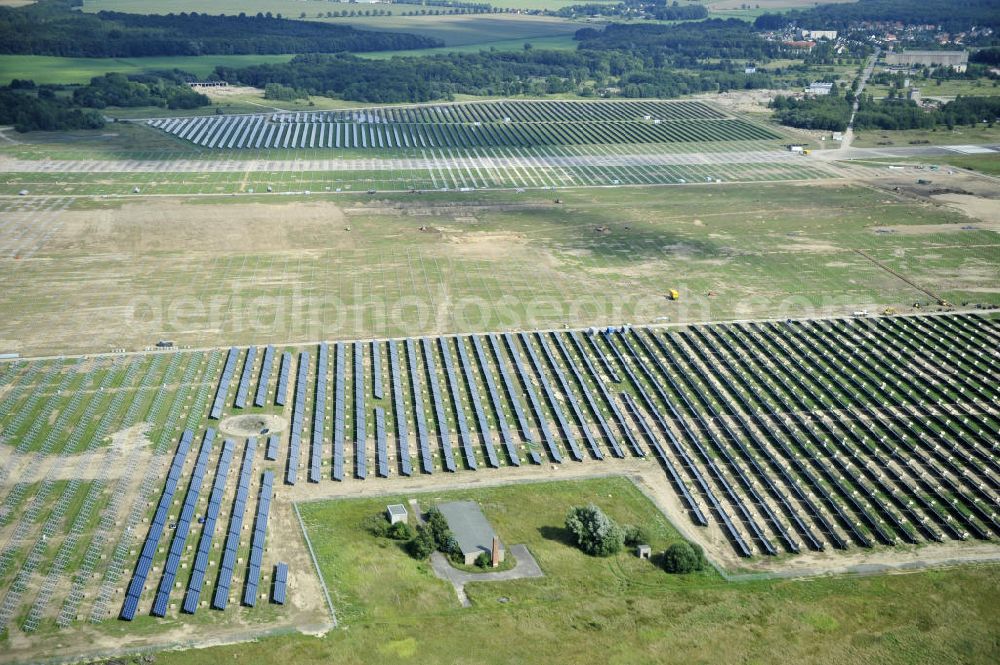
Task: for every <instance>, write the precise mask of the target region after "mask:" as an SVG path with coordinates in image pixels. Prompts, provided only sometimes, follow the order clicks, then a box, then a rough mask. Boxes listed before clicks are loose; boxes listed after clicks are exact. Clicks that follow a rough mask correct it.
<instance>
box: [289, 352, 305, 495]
mask: <svg viewBox="0 0 1000 665" xmlns="http://www.w3.org/2000/svg"><path fill="white" fill-rule="evenodd" d="M308 378H309V352H308V351H303V352H302V353H300V354H299V363H298V367H297V368H296V370H295V397H294V398H293V401H292V427H291V431H290V432H289V435H288V463H287V464H286V465H285V483H286V484H288V485H294V484H295V481H296V479H297V478H298V476H299V451H300V450H301V448H302V427H303V421H304V420H305V413H306V388H307V387H308V386H307V385H306V381H307V379H308Z"/></svg>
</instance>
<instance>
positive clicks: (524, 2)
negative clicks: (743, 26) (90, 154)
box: [84, 0, 795, 19]
mask: <svg viewBox="0 0 1000 665" xmlns="http://www.w3.org/2000/svg"><path fill="white" fill-rule="evenodd" d="M788 1H790V2H794V1H795V0H788ZM596 2H610V0H596ZM489 4H490V5H492V6H494V7H500V8H503V9H507V8H509V9H558V8H560V7H565V6H566V5H572V4H575V3H574V2H573V1H572V0H496V1H495V2H491V3H489ZM343 9H348V10H351V9H355V10H358V9H360V10H361V11H364V10H365V9H367V7H365V6H361V5H359V6H355V7H352V6H348V5H345V4H342V3H338V2H327V1H326V0H214V1H213V2H212V3H211V5H210V6H209V7H206V6H205V3H203V2H198V1H197V0H165V1H163V2H159V1H156V0H85V2H84V11H88V12H99V11H117V12H129V13H132V14H168V13H171V12H173V13H174V14H178V13H180V12H203V11H208V12H209V13H212V14H238V13H240V12H246V13H247V14H256V13H257V12H271V13H274V14H277V13H280V14H282V16H284V17H285V18H299V17H300V15H301V14H302V12H305V14H306V18H308V19H314V18H316V15H317V14H319V13H322V14H324V15H325V14H326V13H327V12H328V11H341V10H343ZM390 9H391V10H392V11H394V12H395V13H396V14H399V13H402V12H404V11H413V10H417V11H419V10H420V9H421V7H420V6H419V5H397V6H393V7H391V8H390Z"/></svg>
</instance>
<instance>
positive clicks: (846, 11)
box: [754, 0, 1000, 32]
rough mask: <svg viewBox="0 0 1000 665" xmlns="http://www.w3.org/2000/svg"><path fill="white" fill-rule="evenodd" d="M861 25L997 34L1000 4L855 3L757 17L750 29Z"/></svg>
mask: <svg viewBox="0 0 1000 665" xmlns="http://www.w3.org/2000/svg"><path fill="white" fill-rule="evenodd" d="M862 21H873V22H874V21H900V22H903V23H907V24H911V25H914V24H916V25H939V26H941V28H942V29H943V30H945V31H946V32H961V31H963V30H968V29H969V28H971V27H972V26H979V27H992V28H993V29H994V30H1000V4H998V3H997V1H996V0H963V1H962V2H955V0H920V2H914V0H858V2H854V3H845V4H835V5H819V6H817V7H813V8H811V9H805V10H798V11H790V12H787V13H783V14H761V15H760V16H758V17H757V19H756V20H755V21H754V26H755V27H756V28H757V29H759V30H780V29H782V28H784V27H785V26H787V25H789V24H790V23H794V24H795V25H799V26H803V27H811V28H814V29H825V30H847V29H848V27H849V26H851V25H852V24H857V23H859V22H862Z"/></svg>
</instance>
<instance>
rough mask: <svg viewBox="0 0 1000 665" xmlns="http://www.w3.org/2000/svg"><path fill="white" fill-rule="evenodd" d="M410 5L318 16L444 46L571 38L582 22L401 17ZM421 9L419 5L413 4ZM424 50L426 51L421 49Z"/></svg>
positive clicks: (493, 16) (526, 17) (541, 18)
mask: <svg viewBox="0 0 1000 665" xmlns="http://www.w3.org/2000/svg"><path fill="white" fill-rule="evenodd" d="M406 8H409V6H406V5H399V6H398V7H396V8H395V9H394V11H395V14H394V15H393V16H353V17H350V16H349V17H337V18H322V19H320V18H317V19H315V20H316V21H318V22H321V23H334V24H337V25H350V26H352V27H354V28H358V29H359V30H384V31H386V32H408V33H411V34H414V35H422V36H424V37H433V38H435V39H440V40H441V41H443V42H444V44H445V46H448V47H458V46H474V47H477V49H478V48H489V43H490V42H495V41H498V39H503V40H506V41H510V40H522V42H521V43H522V44H523V42H524V41H529V40H532V39H536V38H545V37H550V38H551V37H566V36H568V37H571V36H572V35H573V33H575V32H576V31H577V30H579V29H580V28H581V27H583V26H584V24H583V23H579V22H576V21H570V20H567V19H562V18H556V17H553V16H530V15H527V14H457V15H451V16H401V15H400V14H401V13H402V12H404V11H406ZM412 8H413V9H415V10H419V9H420V6H419V5H413V6H412ZM418 52H425V51H418Z"/></svg>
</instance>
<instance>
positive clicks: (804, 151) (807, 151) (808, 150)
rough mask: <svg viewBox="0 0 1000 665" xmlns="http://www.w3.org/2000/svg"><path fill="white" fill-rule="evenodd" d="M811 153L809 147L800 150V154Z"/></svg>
mask: <svg viewBox="0 0 1000 665" xmlns="http://www.w3.org/2000/svg"><path fill="white" fill-rule="evenodd" d="M811 153H812V150H810V149H809V148H805V149H804V150H803V151H802V154H803V155H808V154H811Z"/></svg>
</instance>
